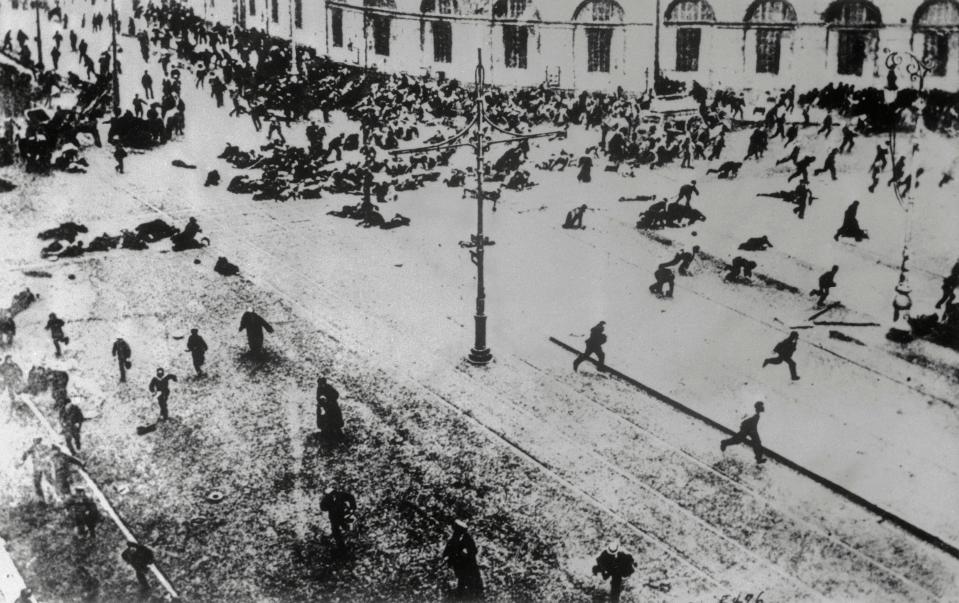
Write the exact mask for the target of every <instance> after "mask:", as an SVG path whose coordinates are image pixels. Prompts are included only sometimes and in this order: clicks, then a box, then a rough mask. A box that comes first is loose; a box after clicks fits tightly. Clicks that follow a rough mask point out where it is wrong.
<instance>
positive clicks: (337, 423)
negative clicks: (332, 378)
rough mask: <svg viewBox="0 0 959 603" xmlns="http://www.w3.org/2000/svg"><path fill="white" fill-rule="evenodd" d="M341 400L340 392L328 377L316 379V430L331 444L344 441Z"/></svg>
mask: <svg viewBox="0 0 959 603" xmlns="http://www.w3.org/2000/svg"><path fill="white" fill-rule="evenodd" d="M339 399H340V392H338V391H336V388H335V387H333V386H332V385H331V384H330V383H329V382H328V381H327V380H326V377H323V376H320V377H318V378H317V379H316V428H317V429H319V430H320V433H321V434H322V435H323V437H325V438H326V439H327V440H329V441H331V442H338V441H340V440H341V439H343V410H342V409H341V408H340V403H339Z"/></svg>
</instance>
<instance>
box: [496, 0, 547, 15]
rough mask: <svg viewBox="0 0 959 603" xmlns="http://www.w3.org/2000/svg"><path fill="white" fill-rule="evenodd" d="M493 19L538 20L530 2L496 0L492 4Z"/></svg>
mask: <svg viewBox="0 0 959 603" xmlns="http://www.w3.org/2000/svg"><path fill="white" fill-rule="evenodd" d="M493 18H495V19H538V18H539V15H538V14H536V9H535V7H534V6H533V3H532V2H531V1H530V0H496V2H495V3H493Z"/></svg>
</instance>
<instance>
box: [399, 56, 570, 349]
mask: <svg viewBox="0 0 959 603" xmlns="http://www.w3.org/2000/svg"><path fill="white" fill-rule="evenodd" d="M476 54H477V65H476V78H475V83H476V90H475V94H474V99H473V116H472V118H470V120H469V123H468V124H467V125H466V127H465V128H463V129H462V130H460V131H459V132H457V133H456V134H455V135H453V136H452V137H450V138H448V139H447V140H444V141H442V142H439V143H437V144H434V145H430V146H427V147H419V148H415V149H403V150H399V151H393V154H394V155H399V154H410V153H427V152H431V151H442V150H448V149H453V148H457V147H470V148H471V149H473V153H474V155H475V157H476V234H475V235H470V242H469V243H462V244H461V245H462V246H463V247H466V248H468V249H470V258H471V259H472V261H473V264H475V265H476V313H475V315H474V317H473V318H474V323H475V329H474V339H473V347H472V348H471V349H470V352H469V355H468V356H467V360H468V361H469V362H470V363H471V364H474V365H485V364H488V363H489V362H490V360H492V359H493V354H492V353H491V352H490V349H489V346H488V345H487V343H486V284H485V280H484V276H485V273H484V268H485V265H484V260H485V256H486V247H487V246H488V245H492V244H493V241H490V240H489V238H487V237H486V236H485V235H484V233H483V201H484V200H486V199H487V198H488V195H487V194H485V193H484V192H483V178H484V168H485V165H486V152H487V150H488V149H489V147H491V146H493V145H497V144H509V143H513V142H521V141H525V140H531V139H534V138H546V137H563V136H565V135H566V132H565V130H555V131H551V132H542V133H538V134H522V133H519V132H511V131H509V130H506V129H504V128H501V127H499V126H497V125H496V124H494V123H493V122H491V121H490V120H489V118H488V117H487V116H486V99H485V97H484V88H485V86H486V70H485V69H484V68H483V51H482V50H480V49H477V51H476ZM490 130H495V131H497V132H499V133H501V134H505V135H506V136H507V138H503V139H501V140H491V139H490V137H489V133H490Z"/></svg>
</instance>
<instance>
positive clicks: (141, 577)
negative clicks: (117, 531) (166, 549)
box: [120, 540, 155, 593]
mask: <svg viewBox="0 0 959 603" xmlns="http://www.w3.org/2000/svg"><path fill="white" fill-rule="evenodd" d="M120 558H121V559H123V560H124V561H126V562H127V564H128V565H129V566H130V567H132V568H133V571H134V572H136V575H137V582H139V583H140V592H141V593H148V592H150V582H149V581H148V580H147V572H148V571H150V566H151V565H153V562H154V560H155V559H154V556H153V551H151V550H150V549H148V548H147V547H145V546H143V545H142V544H138V543H136V542H134V541H132V540H130V541H128V542H127V548H126V549H125V550H124V551H123V552H122V553H120Z"/></svg>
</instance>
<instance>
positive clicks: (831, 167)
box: [813, 149, 839, 180]
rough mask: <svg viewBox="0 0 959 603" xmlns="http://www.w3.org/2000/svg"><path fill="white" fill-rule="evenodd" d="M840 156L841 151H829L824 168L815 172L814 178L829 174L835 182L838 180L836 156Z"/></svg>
mask: <svg viewBox="0 0 959 603" xmlns="http://www.w3.org/2000/svg"><path fill="white" fill-rule="evenodd" d="M838 154H839V149H833V150H831V151H829V154H828V155H826V159H825V161H823V164H822V167H821V168H819V169H818V170H816V171H815V172H813V176H818V175H819V174H822V173H824V172H829V175H830V176H831V177H832V179H833V180H835V179H836V155H838Z"/></svg>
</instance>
